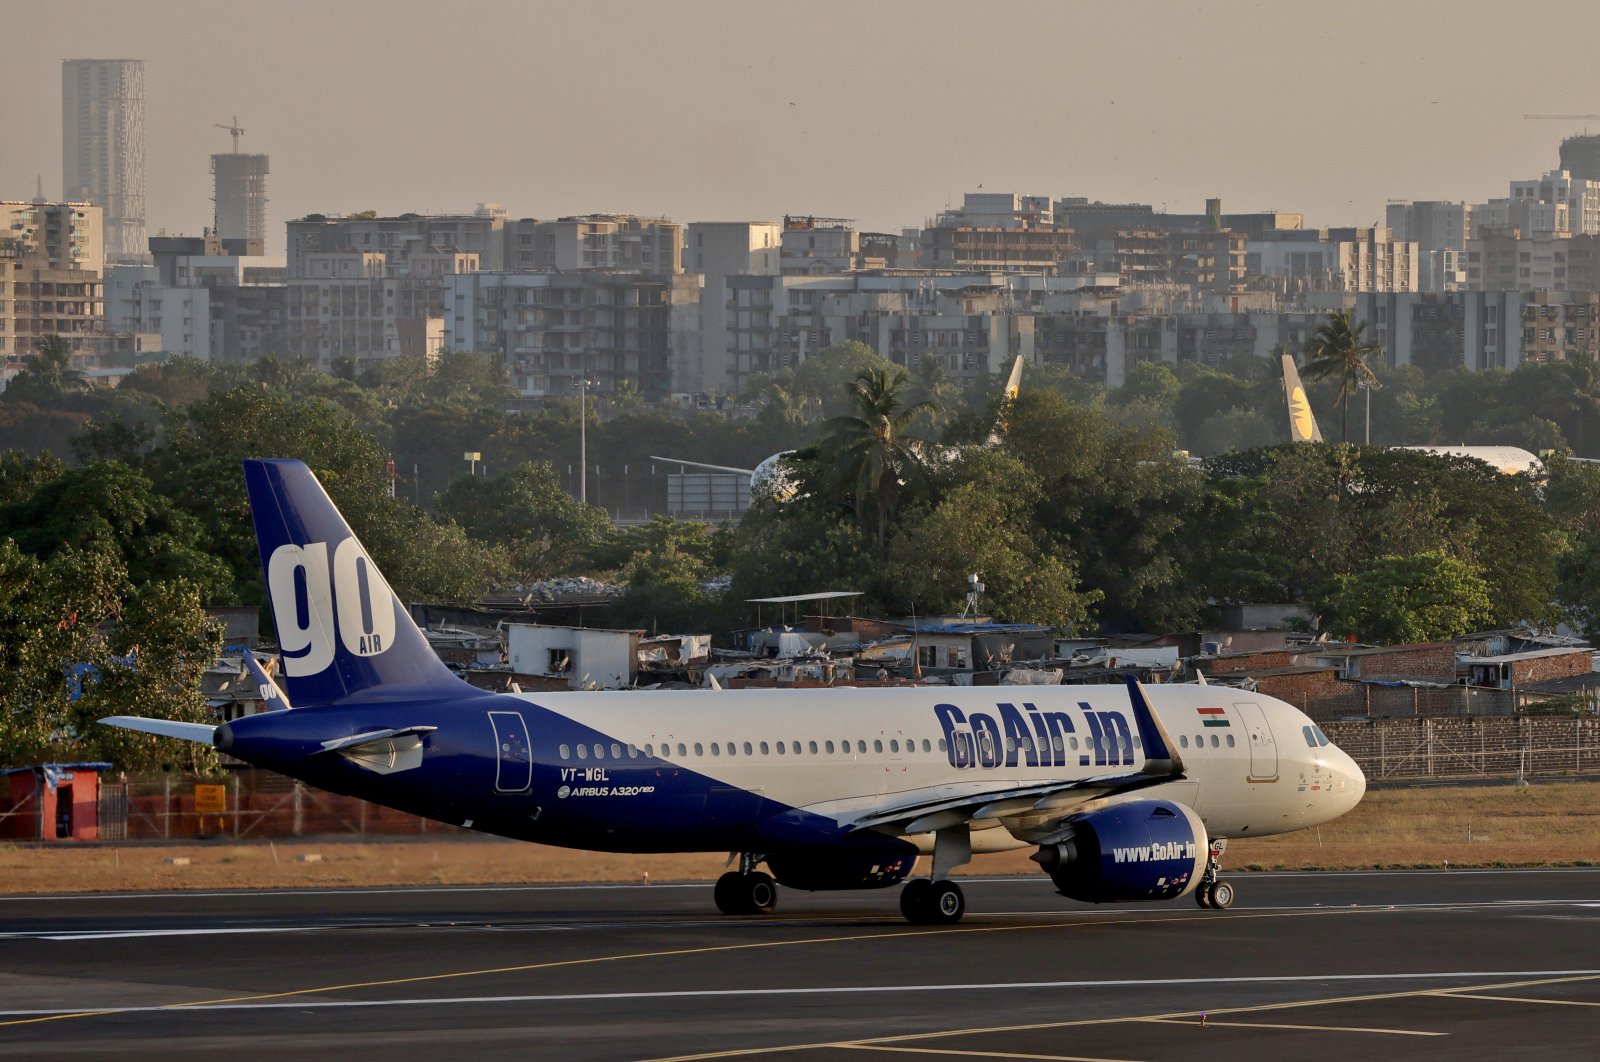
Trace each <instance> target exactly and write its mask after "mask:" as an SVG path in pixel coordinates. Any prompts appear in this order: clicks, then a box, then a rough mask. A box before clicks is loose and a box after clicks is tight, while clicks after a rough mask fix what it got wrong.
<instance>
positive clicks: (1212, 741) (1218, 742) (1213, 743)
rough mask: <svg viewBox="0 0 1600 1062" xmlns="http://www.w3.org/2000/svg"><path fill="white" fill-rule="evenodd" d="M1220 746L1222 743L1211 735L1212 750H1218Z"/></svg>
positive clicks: (1215, 736)
mask: <svg viewBox="0 0 1600 1062" xmlns="http://www.w3.org/2000/svg"><path fill="white" fill-rule="evenodd" d="M1220 744H1221V742H1220V741H1218V740H1217V735H1215V734H1212V735H1211V747H1212V748H1216V747H1217V746H1218V745H1220Z"/></svg>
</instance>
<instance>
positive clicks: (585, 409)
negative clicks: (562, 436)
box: [578, 376, 589, 505]
mask: <svg viewBox="0 0 1600 1062" xmlns="http://www.w3.org/2000/svg"><path fill="white" fill-rule="evenodd" d="M578 502H579V504H581V505H588V504H589V378H588V377H587V376H579V377H578Z"/></svg>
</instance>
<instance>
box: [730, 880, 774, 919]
mask: <svg viewBox="0 0 1600 1062" xmlns="http://www.w3.org/2000/svg"><path fill="white" fill-rule="evenodd" d="M739 898H740V900H741V901H742V903H743V907H744V910H745V913H746V914H771V913H772V911H773V909H774V908H775V907H777V906H778V884H777V882H775V881H773V880H772V877H771V875H769V874H763V873H761V871H759V870H756V871H751V872H750V873H749V874H741V875H739Z"/></svg>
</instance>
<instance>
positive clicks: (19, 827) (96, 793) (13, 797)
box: [0, 763, 111, 841]
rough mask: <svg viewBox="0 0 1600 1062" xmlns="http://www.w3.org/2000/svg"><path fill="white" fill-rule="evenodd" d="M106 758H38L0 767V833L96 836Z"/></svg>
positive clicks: (27, 837) (19, 837) (28, 837)
mask: <svg viewBox="0 0 1600 1062" xmlns="http://www.w3.org/2000/svg"><path fill="white" fill-rule="evenodd" d="M110 768H111V764H109V763H42V764H38V765H36V766H33V767H8V768H5V769H0V779H3V781H0V837H5V838H9V839H11V840H16V841H65V840H77V841H93V840H97V839H98V838H99V837H100V772H101V771H105V770H110Z"/></svg>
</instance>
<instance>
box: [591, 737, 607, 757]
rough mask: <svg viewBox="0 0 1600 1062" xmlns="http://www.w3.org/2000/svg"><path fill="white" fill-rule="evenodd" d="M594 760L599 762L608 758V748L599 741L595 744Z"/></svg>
mask: <svg viewBox="0 0 1600 1062" xmlns="http://www.w3.org/2000/svg"><path fill="white" fill-rule="evenodd" d="M594 758H595V759H597V760H603V759H605V758H606V747H605V746H604V745H602V744H600V742H598V741H596V742H595V743H594Z"/></svg>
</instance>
